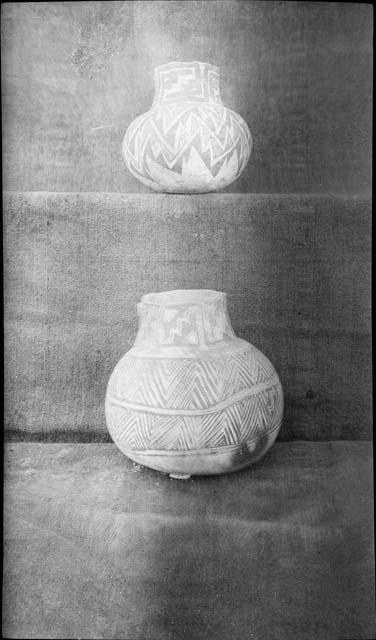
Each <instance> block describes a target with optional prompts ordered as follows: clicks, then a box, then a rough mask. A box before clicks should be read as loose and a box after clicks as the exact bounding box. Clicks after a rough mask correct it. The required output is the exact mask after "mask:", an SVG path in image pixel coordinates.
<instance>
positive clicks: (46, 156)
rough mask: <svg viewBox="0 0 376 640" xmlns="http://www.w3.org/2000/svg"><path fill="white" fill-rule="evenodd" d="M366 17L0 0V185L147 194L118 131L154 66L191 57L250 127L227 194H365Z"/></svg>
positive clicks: (140, 104)
mask: <svg viewBox="0 0 376 640" xmlns="http://www.w3.org/2000/svg"><path fill="white" fill-rule="evenodd" d="M372 18H373V14H372V7H371V5H369V4H365V3H364V4H362V3H359V4H356V3H344V2H338V3H335V2H333V3H332V2H272V1H270V0H268V1H264V2H258V1H247V0H218V1H217V0H209V1H207V2H205V1H203V2H201V1H192V0H188V1H182V2H179V1H175V0H171V1H168V2H167V1H158V0H157V1H155V0H152V1H148V0H144V1H135V2H110V1H107V2H95V1H90V2H40V3H39V2H38V3H36V2H20V3H17V2H14V3H3V4H2V77H3V89H2V90H3V98H2V101H3V165H4V168H3V172H4V186H5V188H6V189H8V190H16V191H44V190H47V191H119V192H147V188H146V187H144V186H143V185H141V184H140V183H139V182H137V180H136V179H135V178H133V176H132V175H131V174H129V172H127V171H126V170H125V166H124V162H123V159H122V156H121V140H122V137H123V136H124V132H125V130H126V128H127V127H128V125H129V124H130V123H131V122H132V120H133V119H134V118H135V117H136V116H137V115H139V114H141V113H143V112H145V111H146V110H147V109H148V108H149V107H150V106H151V102H152V98H153V69H154V67H155V66H157V65H159V64H163V63H165V62H169V61H171V60H176V59H177V60H191V59H194V60H197V59H198V60H202V61H205V62H211V63H213V64H216V65H218V66H219V67H220V72H221V93H222V97H223V102H224V104H226V105H227V106H229V107H231V108H234V109H235V110H236V111H238V112H239V113H240V114H241V115H242V116H243V117H244V118H245V120H246V121H247V123H248V124H249V127H250V130H251V133H252V135H253V142H254V146H253V152H252V156H251V160H250V162H249V164H248V167H247V169H246V170H245V172H244V174H243V175H242V176H241V178H240V179H239V180H238V181H236V182H235V183H233V184H232V185H230V186H229V187H228V188H227V191H231V192H251V193H296V192H309V193H339V194H351V193H358V194H369V193H370V190H371V117H372Z"/></svg>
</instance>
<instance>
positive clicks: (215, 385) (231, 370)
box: [109, 347, 275, 410]
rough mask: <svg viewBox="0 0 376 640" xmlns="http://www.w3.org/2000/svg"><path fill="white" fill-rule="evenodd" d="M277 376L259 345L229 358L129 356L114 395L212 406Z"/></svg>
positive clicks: (168, 405)
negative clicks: (258, 347)
mask: <svg viewBox="0 0 376 640" xmlns="http://www.w3.org/2000/svg"><path fill="white" fill-rule="evenodd" d="M274 375H275V372H274V369H273V366H272V365H271V363H270V362H269V360H268V359H267V358H266V357H265V356H264V355H263V354H262V353H261V352H260V351H259V350H258V349H256V348H255V347H250V348H248V349H246V350H245V351H244V352H242V353H236V354H233V355H229V356H227V357H225V358H210V359H209V358H207V359H193V358H190V359H188V358H187V359H184V358H176V359H173V358H137V357H132V356H131V355H130V354H129V355H125V356H124V357H123V358H122V360H121V361H120V362H119V364H118V365H117V369H116V374H115V375H114V377H113V378H112V379H111V382H110V386H109V394H110V395H113V396H115V397H117V398H121V399H122V400H124V401H126V402H128V403H132V404H139V405H146V406H150V407H159V408H164V409H176V410H182V409H183V410H184V409H189V410H194V409H207V408H208V407H210V406H213V405H215V404H218V403H219V402H222V401H224V400H228V399H230V398H231V397H232V396H234V395H235V394H237V393H239V392H241V391H245V390H247V389H250V388H252V387H253V386H254V385H259V384H261V383H268V382H270V381H271V380H272V378H273V376H274Z"/></svg>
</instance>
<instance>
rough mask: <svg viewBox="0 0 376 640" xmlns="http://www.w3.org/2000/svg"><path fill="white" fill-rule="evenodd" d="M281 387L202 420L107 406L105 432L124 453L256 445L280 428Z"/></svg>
mask: <svg viewBox="0 0 376 640" xmlns="http://www.w3.org/2000/svg"><path fill="white" fill-rule="evenodd" d="M282 414H283V395H282V388H281V385H280V384H279V383H278V384H275V385H272V386H270V387H266V388H265V389H262V390H261V391H260V392H259V393H258V394H255V395H254V396H250V397H248V398H246V399H244V400H241V401H239V402H235V403H234V404H232V405H230V406H229V407H226V408H225V409H223V410H221V411H218V412H215V413H212V414H207V415H205V414H204V415H201V416H182V415H178V414H177V415H172V416H164V415H158V414H155V413H145V412H144V413H143V412H141V411H134V410H130V409H125V408H123V407H119V406H115V405H113V404H111V400H110V399H109V398H108V399H107V402H106V417H107V423H108V428H109V430H110V433H111V435H112V437H113V439H114V441H115V442H116V443H117V444H118V446H119V447H120V448H121V449H124V450H147V449H149V450H150V449H154V450H178V451H180V450H190V449H202V448H205V449H206V448H217V447H221V446H228V445H233V444H240V443H242V442H250V441H257V440H258V439H260V438H262V437H263V436H265V435H266V434H267V435H269V434H271V433H274V432H276V431H277V430H278V429H279V428H280V425H281V421H282Z"/></svg>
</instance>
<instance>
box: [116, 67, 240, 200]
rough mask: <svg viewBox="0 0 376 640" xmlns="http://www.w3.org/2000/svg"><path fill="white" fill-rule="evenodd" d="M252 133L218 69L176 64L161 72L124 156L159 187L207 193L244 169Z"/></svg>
mask: <svg viewBox="0 0 376 640" xmlns="http://www.w3.org/2000/svg"><path fill="white" fill-rule="evenodd" d="M250 152H251V135H250V132H249V129H248V126H247V124H246V123H245V122H244V120H243V118H242V117H241V116H240V115H239V114H237V113H235V112H234V111H232V110H231V109H227V108H226V107H225V106H224V105H223V104H222V100H221V98H220V94H219V74H218V69H217V67H214V66H213V65H209V64H205V63H201V62H188V63H181V62H179V63H178V62H173V63H169V64H167V65H162V66H161V67H157V68H156V70H155V99H154V102H153V106H152V108H151V109H150V111H148V112H147V113H145V114H143V115H141V116H139V117H138V118H136V119H135V120H134V121H133V122H132V124H131V125H130V126H129V128H128V129H127V132H126V134H125V137H124V141H123V155H124V159H125V162H126V164H127V167H128V169H129V170H130V171H131V173H133V175H134V176H136V178H138V179H139V180H140V181H141V182H143V183H144V184H145V185H147V186H148V187H150V188H152V189H154V190H155V191H160V192H165V193H205V192H209V191H216V190H218V189H222V188H224V187H226V186H228V185H229V184H231V183H232V182H233V181H234V180H236V179H237V178H238V177H239V176H240V174H241V173H242V172H243V170H244V168H245V166H246V164H247V162H248V159H249V156H250Z"/></svg>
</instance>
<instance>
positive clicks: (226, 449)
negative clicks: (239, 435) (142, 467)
mask: <svg viewBox="0 0 376 640" xmlns="http://www.w3.org/2000/svg"><path fill="white" fill-rule="evenodd" d="M281 425H282V418H281V419H280V420H278V423H277V424H276V425H275V426H274V427H273V428H272V429H270V430H269V431H265V432H261V431H260V433H259V435H258V437H257V438H253V439H252V440H239V442H237V443H236V444H224V445H223V446H219V447H208V448H206V449H204V448H202V449H125V448H124V447H121V445H120V447H121V450H122V452H123V453H124V455H127V453H129V454H131V455H132V453H140V454H142V455H143V456H161V455H163V456H177V455H182V456H195V455H196V456H197V455H207V454H210V453H212V454H215V453H217V452H220V453H231V451H236V450H237V449H240V448H241V447H244V445H246V446H251V445H253V444H257V442H258V441H259V440H260V438H261V437H262V436H263V435H267V436H271V435H273V434H274V433H275V432H276V431H279V429H280V428H281Z"/></svg>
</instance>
